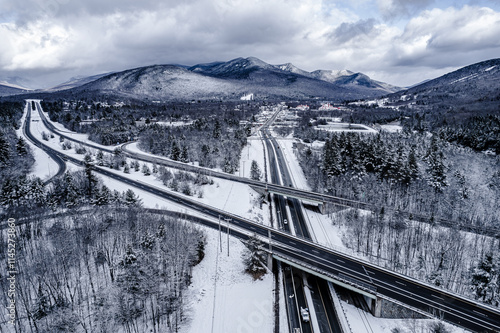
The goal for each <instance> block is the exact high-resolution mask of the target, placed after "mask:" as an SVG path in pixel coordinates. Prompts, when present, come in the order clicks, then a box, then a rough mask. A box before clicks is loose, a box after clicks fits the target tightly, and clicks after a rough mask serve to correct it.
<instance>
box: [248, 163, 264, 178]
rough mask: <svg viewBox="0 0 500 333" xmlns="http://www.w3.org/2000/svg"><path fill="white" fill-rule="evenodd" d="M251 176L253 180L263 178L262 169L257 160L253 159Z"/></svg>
mask: <svg viewBox="0 0 500 333" xmlns="http://www.w3.org/2000/svg"><path fill="white" fill-rule="evenodd" d="M250 178H252V179H253V180H260V179H261V178H262V171H260V168H259V164H258V163H257V161H256V160H252V165H251V166H250Z"/></svg>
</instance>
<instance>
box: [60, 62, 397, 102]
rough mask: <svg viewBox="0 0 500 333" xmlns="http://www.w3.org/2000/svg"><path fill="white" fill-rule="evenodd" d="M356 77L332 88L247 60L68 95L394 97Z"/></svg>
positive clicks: (163, 68)
mask: <svg viewBox="0 0 500 333" xmlns="http://www.w3.org/2000/svg"><path fill="white" fill-rule="evenodd" d="M339 73H341V72H339ZM345 73H346V74H350V73H351V72H347V71H346V72H345ZM352 75H355V74H352ZM356 75H358V77H352V78H350V79H349V78H348V77H346V76H342V75H340V76H339V79H343V81H342V80H338V81H333V82H329V81H328V80H326V79H322V78H321V76H320V75H317V74H312V73H309V72H306V71H303V70H301V69H299V68H297V67H295V66H293V65H292V64H284V65H277V66H275V65H270V64H268V63H266V62H264V61H262V60H260V59H257V58H255V57H248V58H236V59H233V60H230V61H227V62H213V63H207V64H198V65H194V66H191V67H184V66H179V65H154V66H147V67H141V68H135V69H130V70H126V71H123V72H119V73H113V74H110V75H106V76H103V77H101V78H98V79H97V80H95V81H92V82H89V83H87V84H84V85H82V86H79V87H75V88H72V89H69V90H68V91H67V92H69V93H72V92H75V93H79V94H82V93H84V94H100V93H102V94H106V95H108V96H109V95H116V96H120V97H128V98H135V99H144V98H147V99H154V100H186V99H189V100H192V99H240V98H241V97H243V96H245V95H249V94H253V96H254V98H256V99H294V100H297V99H310V98H320V99H329V100H337V101H341V100H346V99H359V98H373V97H380V96H382V95H386V94H388V93H391V92H393V90H390V89H387V88H386V87H384V86H383V85H380V84H378V83H377V82H376V81H372V80H371V79H370V78H368V77H367V76H366V75H363V74H360V73H358V74H356ZM323 77H327V75H323Z"/></svg>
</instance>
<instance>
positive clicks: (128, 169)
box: [123, 163, 130, 173]
mask: <svg viewBox="0 0 500 333" xmlns="http://www.w3.org/2000/svg"><path fill="white" fill-rule="evenodd" d="M123 172H124V173H130V167H129V166H128V163H125V165H124V166H123Z"/></svg>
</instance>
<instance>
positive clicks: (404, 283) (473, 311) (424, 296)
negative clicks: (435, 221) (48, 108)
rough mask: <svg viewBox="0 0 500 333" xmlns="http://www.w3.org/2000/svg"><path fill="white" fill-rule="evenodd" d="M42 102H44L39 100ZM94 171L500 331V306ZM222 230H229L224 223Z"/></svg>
mask: <svg viewBox="0 0 500 333" xmlns="http://www.w3.org/2000/svg"><path fill="white" fill-rule="evenodd" d="M37 104H38V103H37ZM38 107H39V105H37V108H38ZM39 112H41V109H39ZM28 130H29V127H28ZM33 139H35V138H33ZM36 141H37V140H36V139H35V142H36ZM38 144H39V147H41V148H42V149H44V150H45V151H47V152H51V153H53V154H55V155H57V156H60V157H62V158H65V159H67V160H68V161H70V162H73V163H75V164H77V165H82V162H81V161H80V160H77V159H75V158H72V157H70V156H67V155H64V154H63V153H61V152H58V151H56V150H54V149H52V148H50V147H48V146H46V145H44V144H43V143H42V142H38ZM95 172H96V173H99V174H102V175H105V176H108V177H111V178H114V179H117V180H119V181H122V182H125V183H127V184H129V185H130V186H133V187H136V188H141V189H142V190H144V191H147V192H149V193H152V194H155V195H158V196H160V197H163V198H165V199H167V200H171V201H173V202H176V203H178V204H181V205H184V206H186V207H188V208H190V209H193V210H195V211H199V212H201V213H203V214H205V215H206V216H211V217H213V218H215V219H217V218H218V217H219V215H220V216H222V217H223V218H229V219H230V226H231V228H236V230H234V229H232V230H231V234H232V235H234V236H237V237H238V236H241V232H239V231H238V229H240V228H241V229H243V230H246V231H247V232H249V233H255V234H257V235H259V236H260V237H261V239H262V241H263V242H265V244H266V247H267V249H268V250H269V247H270V245H272V254H273V255H274V256H278V257H280V258H284V259H287V260H289V261H293V262H296V263H298V264H301V265H302V266H305V267H309V268H310V269H311V270H313V271H315V272H317V273H321V274H324V275H327V276H330V277H333V278H336V279H337V280H341V281H344V282H346V283H348V284H355V285H357V286H358V287H360V288H362V287H365V288H366V290H369V291H371V292H373V293H374V294H376V295H377V296H379V297H383V298H387V299H389V300H394V301H396V302H401V303H404V304H407V305H408V306H410V307H412V308H414V309H419V310H421V311H422V312H426V313H429V314H431V315H435V316H437V317H442V318H443V319H444V320H446V321H449V322H451V323H454V324H456V325H459V326H462V327H464V328H466V329H469V330H471V331H475V332H500V311H499V310H498V309H494V308H491V307H488V306H485V305H483V304H479V303H476V302H474V301H472V300H469V299H466V298H464V297H461V296H458V295H455V294H452V293H450V292H447V291H444V290H441V289H439V288H436V287H432V286H428V285H427V284H425V283H422V282H420V281H417V280H415V279H412V278H410V277H406V276H403V275H400V274H397V273H394V272H391V271H389V270H387V269H384V268H382V267H378V266H376V265H373V264H371V263H369V262H366V261H363V260H360V259H357V258H352V257H348V256H347V255H344V254H342V253H339V252H337V251H335V250H332V249H329V248H327V247H324V246H321V245H319V244H315V243H313V242H311V241H309V240H306V239H304V238H301V237H296V236H293V235H291V234H290V233H289V232H286V231H281V230H277V229H273V228H270V227H267V226H265V225H261V224H258V223H255V222H253V221H251V220H248V219H245V218H243V217H240V216H236V215H234V214H230V213H228V212H225V211H222V210H219V209H215V208H213V207H210V206H207V205H204V204H201V203H199V202H196V201H194V200H191V199H189V198H187V197H184V196H182V195H179V194H176V193H172V192H169V191H167V190H163V189H160V188H156V187H153V186H150V185H148V184H144V183H141V182H137V181H135V180H132V179H129V178H127V177H125V176H123V175H122V174H115V173H113V172H110V171H109V169H105V168H100V167H95ZM223 229H224V230H225V227H223ZM269 238H270V239H269Z"/></svg>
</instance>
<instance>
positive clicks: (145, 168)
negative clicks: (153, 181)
mask: <svg viewBox="0 0 500 333" xmlns="http://www.w3.org/2000/svg"><path fill="white" fill-rule="evenodd" d="M142 173H143V174H144V176H150V175H151V170H149V167H148V165H147V164H146V163H144V164H143V165H142Z"/></svg>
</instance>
